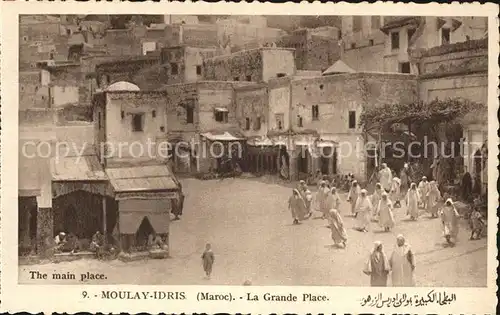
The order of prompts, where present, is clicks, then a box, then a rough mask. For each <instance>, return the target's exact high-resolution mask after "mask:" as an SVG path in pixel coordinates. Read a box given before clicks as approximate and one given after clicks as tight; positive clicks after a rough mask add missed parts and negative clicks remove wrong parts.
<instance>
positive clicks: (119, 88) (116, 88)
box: [104, 81, 141, 92]
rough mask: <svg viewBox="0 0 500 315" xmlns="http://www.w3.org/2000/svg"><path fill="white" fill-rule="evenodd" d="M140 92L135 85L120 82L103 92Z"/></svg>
mask: <svg viewBox="0 0 500 315" xmlns="http://www.w3.org/2000/svg"><path fill="white" fill-rule="evenodd" d="M140 90H141V89H139V87H138V86H137V85H135V84H132V83H130V82H125V81H120V82H115V83H113V84H111V85H110V86H108V87H107V88H106V89H105V90H104V91H106V92H111V91H140Z"/></svg>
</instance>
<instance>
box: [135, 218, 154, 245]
mask: <svg viewBox="0 0 500 315" xmlns="http://www.w3.org/2000/svg"><path fill="white" fill-rule="evenodd" d="M154 231H155V230H154V229H153V226H152V225H151V223H150V222H149V219H148V217H144V218H143V219H142V222H141V225H139V228H138V229H137V233H136V234H135V242H136V247H137V248H138V249H146V248H147V246H148V237H149V235H150V234H153V233H154Z"/></svg>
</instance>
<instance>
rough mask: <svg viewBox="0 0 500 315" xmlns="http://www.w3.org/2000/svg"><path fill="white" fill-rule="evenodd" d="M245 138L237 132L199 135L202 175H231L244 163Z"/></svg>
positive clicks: (199, 156)
mask: <svg viewBox="0 0 500 315" xmlns="http://www.w3.org/2000/svg"><path fill="white" fill-rule="evenodd" d="M245 141H246V138H245V137H244V136H242V135H240V134H239V133H238V132H234V131H232V132H229V131H218V132H206V133H202V134H201V143H202V144H201V145H202V149H201V152H199V153H198V158H199V161H200V163H199V165H200V167H199V171H200V172H202V173H218V174H227V173H233V172H235V171H236V170H237V169H241V165H242V164H243V163H244V159H243V156H244V155H245V153H244V152H245Z"/></svg>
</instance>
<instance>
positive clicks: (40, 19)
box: [19, 15, 68, 71]
mask: <svg viewBox="0 0 500 315" xmlns="http://www.w3.org/2000/svg"><path fill="white" fill-rule="evenodd" d="M67 40H68V36H67V34H66V32H65V31H64V28H63V26H62V25H61V22H60V20H59V18H57V17H53V16H41V15H22V16H21V17H20V23H19V70H20V71H25V70H28V71H33V69H35V68H36V62H37V61H39V60H49V59H54V60H66V59H67V54H68V47H67Z"/></svg>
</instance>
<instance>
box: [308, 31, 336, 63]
mask: <svg viewBox="0 0 500 315" xmlns="http://www.w3.org/2000/svg"><path fill="white" fill-rule="evenodd" d="M340 50H341V49H340V46H339V44H338V41H337V40H334V39H332V38H329V37H323V36H314V35H313V36H311V39H309V40H308V45H307V55H306V61H305V66H304V69H305V70H326V69H327V68H328V67H329V66H331V65H332V64H333V63H335V61H337V60H339V59H340Z"/></svg>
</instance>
